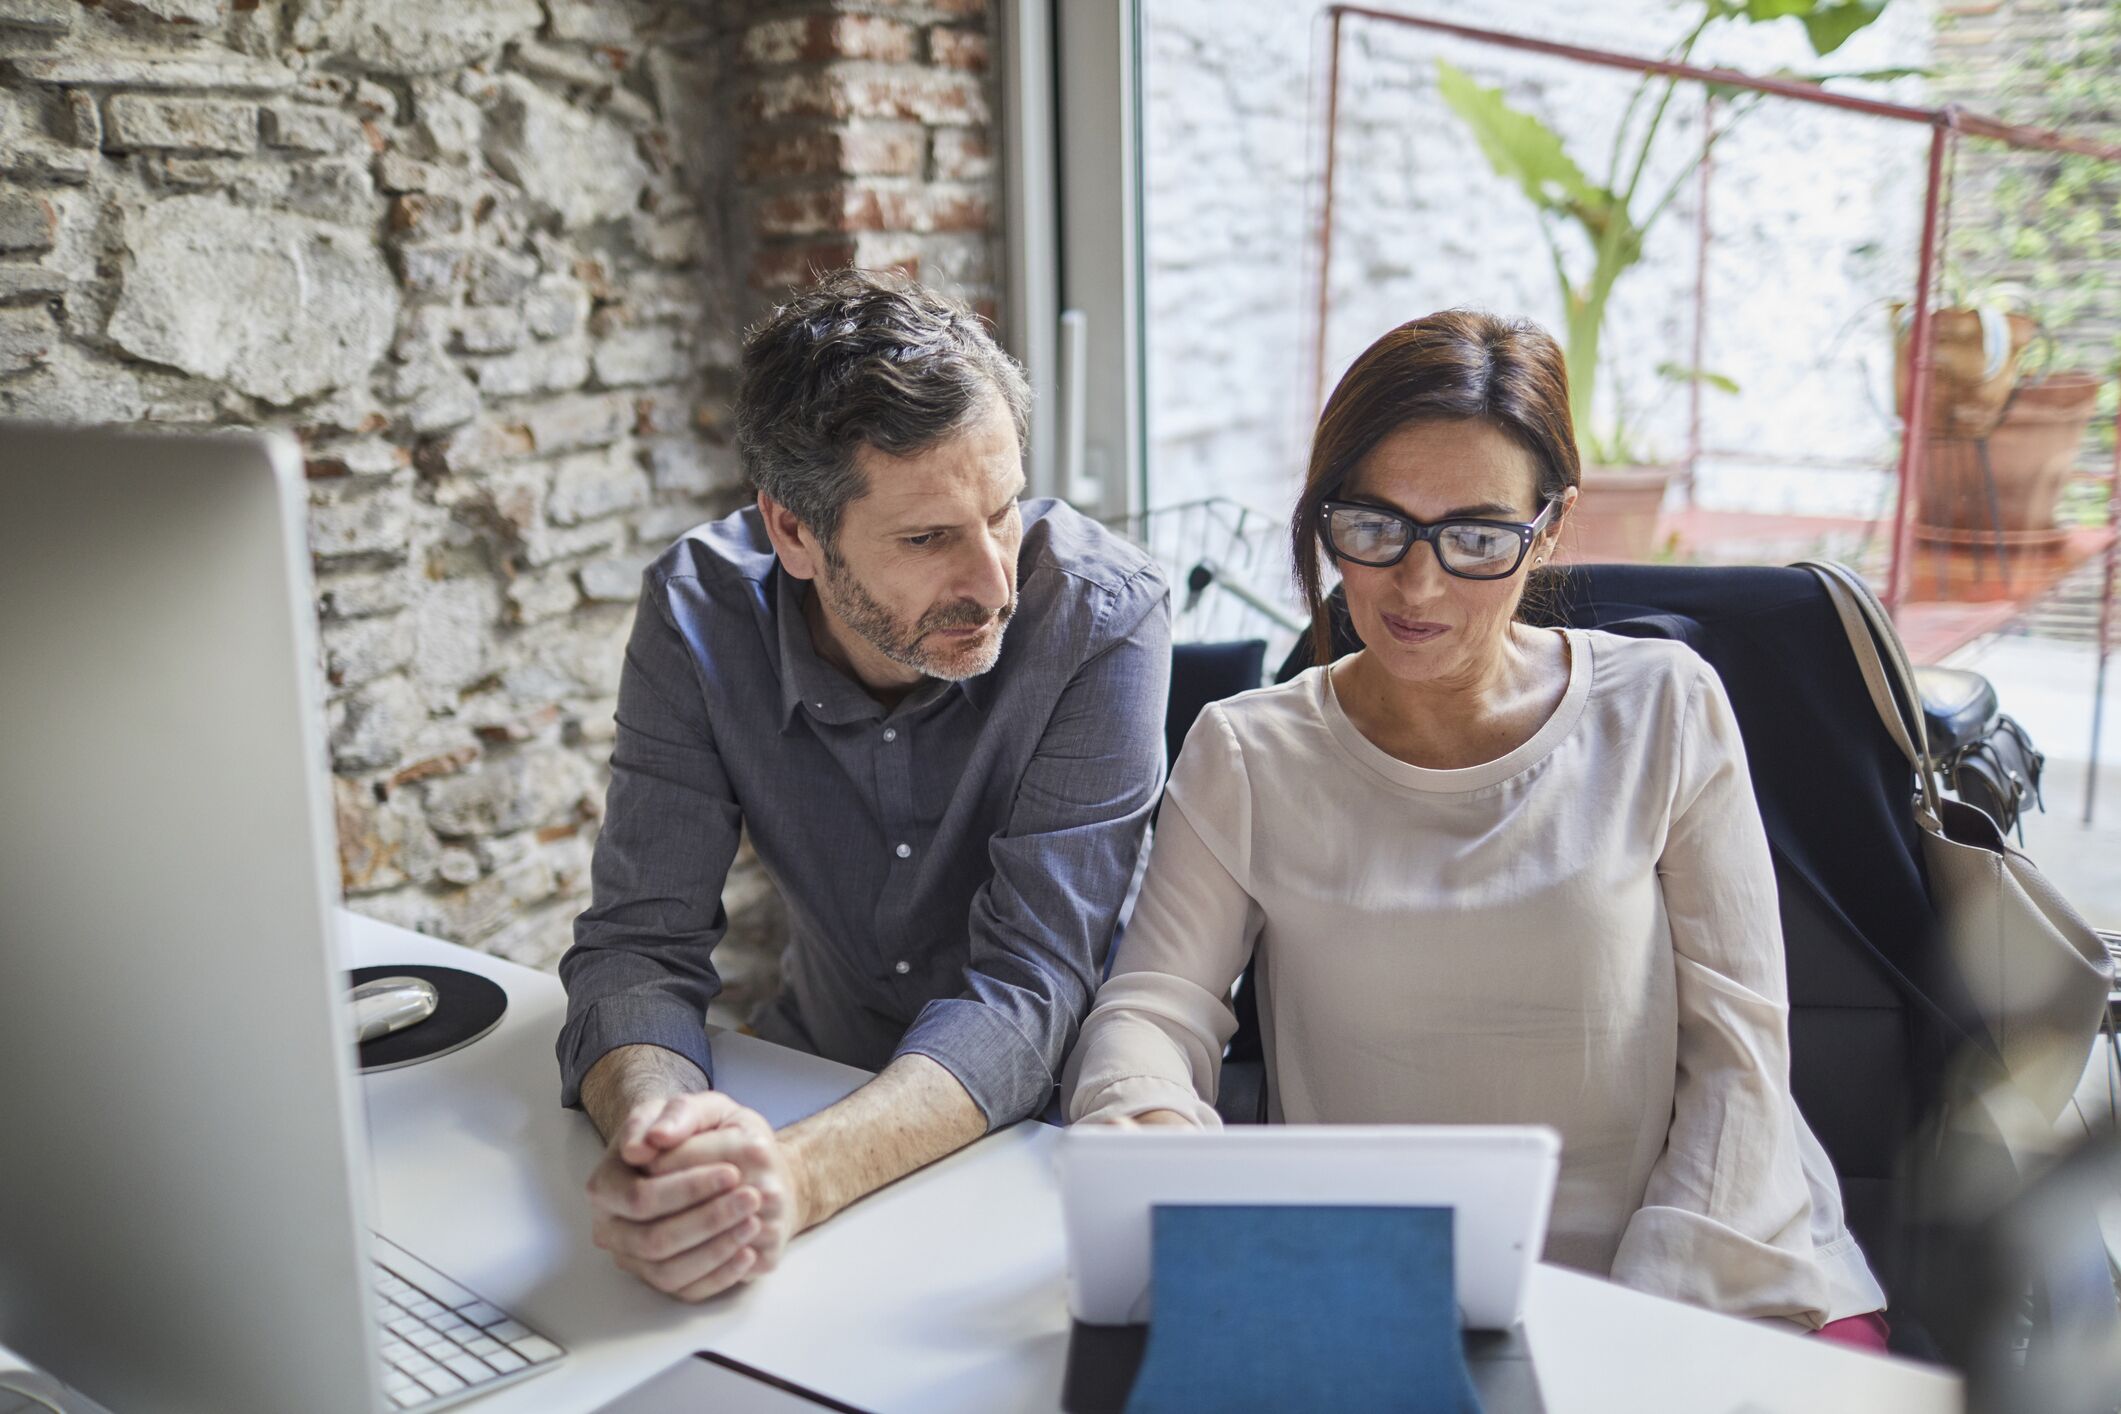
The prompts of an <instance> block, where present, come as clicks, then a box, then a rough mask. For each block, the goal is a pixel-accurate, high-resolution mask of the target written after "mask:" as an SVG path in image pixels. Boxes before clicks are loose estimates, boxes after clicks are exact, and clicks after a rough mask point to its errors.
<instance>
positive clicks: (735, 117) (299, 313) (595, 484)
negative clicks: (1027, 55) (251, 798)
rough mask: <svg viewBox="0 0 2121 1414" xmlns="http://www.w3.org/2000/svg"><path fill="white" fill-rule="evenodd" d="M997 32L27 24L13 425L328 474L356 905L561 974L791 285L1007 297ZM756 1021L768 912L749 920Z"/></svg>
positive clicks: (153, 13) (71, 1)
mask: <svg viewBox="0 0 2121 1414" xmlns="http://www.w3.org/2000/svg"><path fill="white" fill-rule="evenodd" d="M985 34H986V23H985V11H984V7H983V4H981V3H977V0H975V2H974V3H965V2H964V0H958V2H957V3H935V4H882V3H879V4H852V3H839V4H823V3H813V4H776V5H763V4H743V3H734V0H717V2H712V3H710V0H699V3H681V0H447V3H433V0H101V3H75V0H0V418H29V419H38V420H47V421H55V422H65V423H89V422H133V421H150V422H160V423H179V424H218V425H241V426H257V427H272V428H280V429H285V430H288V431H290V432H292V433H293V434H294V435H296V436H297V437H298V438H299V439H300V441H301V443H302V446H303V449H304V454H305V457H306V462H307V469H308V473H309V488H310V498H311V517H310V540H311V548H312V550H313V552H314V556H315V571H316V588H317V600H318V602H317V610H318V616H319V619H320V624H321V634H322V647H323V660H324V661H323V662H322V664H321V665H320V668H321V671H322V672H323V674H324V676H325V678H326V680H327V682H328V693H329V709H328V710H329V722H328V730H329V740H330V748H331V756H332V763H331V764H332V769H333V771H334V781H333V789H334V793H335V799H336V802H337V815H338V826H339V833H340V849H341V863H342V867H343V874H344V885H345V889H346V893H347V895H348V897H349V899H350V901H351V903H352V904H353V906H354V907H356V908H358V909H361V910H363V911H365V912H368V913H371V914H374V915H376V916H378V917H382V918H386V919H389V920H391V921H394V922H398V923H402V924H406V925H408V926H411V927H415V928H419V929H421V930H423V931H427V932H431V933H435V934H438V935H441V936H444V937H449V938H453V939H457V940H459V941H463V942H467V943H471V944H473V945H476V946H479V947H483V948H486V949H489V950H491V951H494V952H497V953H501V954H503V955H506V956H509V957H512V958H516V959H518V960H521V961H524V962H528V963H531V964H534V965H549V964H550V963H552V962H553V961H554V960H555V959H556V958H557V956H558V955H559V953H560V952H561V951H562V950H563V949H564V948H565V946H566V944H567V941H568V938H569V932H570V927H569V925H570V923H571V920H572V918H573V916H574V915H575V914H576V913H577V912H578V911H579V910H580V908H581V906H582V904H583V902H584V901H585V899H586V897H587V889H588V866H589V857H590V849H591V845H592V843H593V840H594V836H595V831H596V827H597V823H598V817H599V813H600V811H601V809H602V805H603V796H604V786H605V782H606V779H607V770H606V762H607V760H608V756H609V752H610V746H611V741H612V736H613V723H612V711H613V706H614V702H615V693H616V690H617V685H618V676H619V670H620V663H621V656H622V649H623V644H624V641H625V635H626V631H627V627H628V624H629V622H630V619H631V613H632V605H633V602H634V598H635V595H636V592H637V589H638V581H639V572H640V569H641V567H642V566H643V565H644V564H645V563H646V562H647V561H648V560H650V559H652V558H653V557H654V556H655V555H656V554H657V553H658V552H659V551H660V550H661V549H662V548H663V547H664V546H665V545H667V544H668V543H669V542H670V541H671V540H672V539H673V538H674V537H675V536H676V535H677V534H678V533H680V532H681V531H683V530H684V529H685V528H687V527H688V526H691V525H693V524H696V523H698V522H699V521H701V520H703V519H706V518H708V517H711V516H714V515H719V514H721V513H723V512H724V511H726V510H727V509H729V508H730V507H732V506H733V505H735V504H737V503H739V502H740V501H742V500H743V499H744V498H745V497H746V496H747V495H748V492H747V491H746V489H745V488H744V487H743V485H742V484H741V474H740V472H739V469H738V467H737V465H736V461H735V458H734V455H733V453H732V451H731V449H730V447H729V445H728V442H727V438H726V435H725V427H726V422H727V399H728V396H729V392H730V388H731V381H732V375H731V369H732V364H733V362H734V358H735V350H736V342H737V336H738V333H739V331H740V330H741V328H742V327H743V325H744V324H745V323H746V322H747V321H748V320H749V319H750V318H751V317H753V316H754V315H755V314H756V313H757V312H758V311H759V310H760V309H761V308H762V307H763V306H764V305H765V304H766V303H767V302H769V301H770V299H771V297H772V295H773V293H774V292H775V291H776V290H777V289H780V288H783V287H785V286H786V285H787V284H788V283H789V282H791V281H794V280H798V279H800V278H803V277H804V276H805V274H806V273H807V271H808V270H809V269H810V268H811V267H813V266H815V267H818V268H824V267H829V266H833V265H838V264H843V263H847V262H849V261H854V262H857V263H863V264H887V263H888V264H902V265H906V266H909V267H915V268H917V269H918V270H919V272H920V273H921V274H922V275H924V276H926V277H928V278H930V279H936V280H940V281H942V282H944V283H956V284H958V285H959V286H960V287H962V288H963V289H964V290H965V291H966V292H967V293H968V294H970V295H971V296H973V297H974V298H979V299H986V300H989V301H991V297H992V280H993V277H992V273H991V272H992V269H993V259H992V254H991V247H992V244H993V240H994V233H993V231H992V229H991V226H992V217H991V212H992V209H993V202H992V198H991V193H990V185H991V183H990V180H989V179H990V173H989V171H988V165H987V158H986V134H987V128H986V123H987V114H988V112H989V111H990V106H991V105H990V101H989V98H988V95H987V92H986V87H985V85H986V79H985V75H984V72H983V70H984V67H985V47H984V46H985ZM724 901H725V904H726V905H727V907H728V909H729V912H730V914H731V917H732V920H733V923H734V928H733V931H732V938H731V944H730V946H729V947H728V949H727V950H726V951H725V953H724V954H723V955H722V961H723V962H724V963H725V964H726V969H727V971H728V972H729V974H730V977H731V983H732V986H731V994H730V997H729V1001H730V1003H731V1006H730V1007H729V1008H728V1010H727V1011H726V1012H725V1014H733V1013H734V1012H735V1011H737V1010H740V1009H741V1008H742V1007H743V1006H745V1005H746V1004H748V1002H749V1001H750V1000H752V999H754V998H756V997H757V996H758V995H760V994H761V993H763V992H764V991H765V990H766V989H767V988H769V987H770V986H771V978H772V972H773V969H772V965H771V964H772V958H773V955H774V952H775V950H776V948H777V944H778V938H779V935H780V927H781V923H780V918H781V915H780V910H779V907H778V903H777V900H776V898H775V896H774V893H773V889H772V885H771V884H770V883H769V882H768V881H767V880H766V879H765V878H764V876H763V874H762V872H761V871H760V870H759V869H758V867H757V865H756V862H755V861H753V860H750V859H749V858H748V856H747V859H746V860H745V861H744V862H743V863H742V864H740V867H739V868H738V870H737V871H736V873H735V875H734V876H733V877H732V879H731V881H730V885H729V888H728V890H727V891H726V893H725V900H724Z"/></svg>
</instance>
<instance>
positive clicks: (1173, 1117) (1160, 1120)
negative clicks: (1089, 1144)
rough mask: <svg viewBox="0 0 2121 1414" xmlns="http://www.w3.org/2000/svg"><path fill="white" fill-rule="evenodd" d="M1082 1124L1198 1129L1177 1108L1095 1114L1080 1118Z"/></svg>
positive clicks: (1129, 1127) (1134, 1127) (1124, 1127)
mask: <svg viewBox="0 0 2121 1414" xmlns="http://www.w3.org/2000/svg"><path fill="white" fill-rule="evenodd" d="M1082 1123H1084V1124H1109V1125H1112V1126H1114V1127H1115V1128H1119V1129H1148V1128H1156V1129H1198V1128H1200V1126H1199V1125H1198V1124H1195V1123H1194V1122H1193V1121H1192V1120H1190V1119H1188V1118H1187V1117H1186V1116H1184V1115H1182V1114H1180V1113H1179V1112H1178V1111H1177V1110H1143V1111H1142V1112H1141V1113H1140V1114H1138V1115H1122V1114H1110V1115H1096V1116H1092V1117H1087V1118H1085V1119H1083V1120H1082Z"/></svg>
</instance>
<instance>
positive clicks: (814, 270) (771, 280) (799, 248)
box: [751, 233, 921, 290]
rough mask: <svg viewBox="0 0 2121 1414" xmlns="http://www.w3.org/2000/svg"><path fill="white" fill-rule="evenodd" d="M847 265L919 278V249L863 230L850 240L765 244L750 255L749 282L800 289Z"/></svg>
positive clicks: (767, 287)
mask: <svg viewBox="0 0 2121 1414" xmlns="http://www.w3.org/2000/svg"><path fill="white" fill-rule="evenodd" d="M850 265H851V266H854V267H857V268H859V269H863V270H895V271H897V272H899V273H900V274H902V275H905V276H907V277H909V278H911V279H919V278H920V273H921V256H920V250H919V248H918V247H917V246H915V245H913V244H911V243H910V242H909V241H907V240H906V238H905V237H903V236H901V235H898V234H896V233H892V234H885V235H877V234H870V233H864V234H862V235H859V236H856V237H855V238H854V239H852V240H838V241H812V242H808V243H806V244H802V245H780V246H766V247H763V248H761V249H760V250H759V251H758V252H757V253H755V254H754V255H753V256H752V260H751V283H752V285H753V286H754V287H755V288H758V289H762V290H778V289H789V288H800V287H801V286H804V285H808V284H810V283H811V282H812V281H813V280H814V279H815V278H816V277H817V276H818V275H822V274H825V273H826V272H828V271H833V270H838V269H840V268H842V267H844V266H850Z"/></svg>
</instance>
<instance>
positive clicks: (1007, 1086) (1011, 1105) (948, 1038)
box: [892, 997, 1054, 1133]
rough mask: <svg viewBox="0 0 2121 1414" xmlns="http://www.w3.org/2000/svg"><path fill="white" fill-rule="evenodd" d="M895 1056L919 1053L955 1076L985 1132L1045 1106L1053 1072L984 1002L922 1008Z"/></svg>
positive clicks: (946, 1001)
mask: <svg viewBox="0 0 2121 1414" xmlns="http://www.w3.org/2000/svg"><path fill="white" fill-rule="evenodd" d="M892 1054H893V1055H894V1056H903V1055H921V1056H926V1057H928V1059H930V1060H932V1061H934V1062H935V1063H936V1064H937V1065H939V1066H941V1067H942V1068H943V1069H945V1070H947V1071H949V1072H950V1073H951V1075H953V1076H955V1077H956V1078H957V1083H958V1084H960V1085H962V1086H964V1087H965V1093H966V1094H968V1095H970V1096H971V1097H972V1103H974V1104H975V1105H978V1106H979V1107H980V1113H981V1114H983V1115H985V1116H986V1117H987V1130H988V1132H989V1133H992V1132H993V1131H995V1130H997V1129H1000V1128H1001V1127H1002V1126H1003V1125H1005V1124H1014V1123H1015V1122H1016V1121H1018V1120H1020V1119H1022V1118H1024V1117H1025V1116H1026V1115H1034V1114H1037V1113H1039V1112H1040V1111H1041V1110H1043V1109H1045V1108H1046V1102H1047V1101H1048V1100H1050V1099H1051V1098H1052V1096H1053V1086H1054V1078H1053V1070H1052V1067H1050V1066H1048V1065H1047V1064H1046V1058H1045V1056H1044V1055H1042V1054H1041V1053H1040V1052H1039V1049H1038V1047H1036V1046H1035V1045H1033V1044H1032V1043H1031V1039H1030V1038H1029V1037H1027V1036H1025V1035H1024V1033H1023V1032H1021V1031H1019V1030H1017V1029H1016V1027H1015V1026H1013V1025H1011V1024H1010V1022H1009V1021H1008V1019H1007V1018H1005V1017H1004V1016H1002V1015H1001V1014H1000V1013H999V1012H997V1011H995V1010H994V1008H992V1007H990V1006H987V1005H986V1004H984V1003H982V1002H975V1001H970V1000H968V999H966V998H964V997H943V998H939V999H938V1000H936V1001H932V1002H930V1003H928V1005H926V1006H924V1007H922V1008H921V1013H920V1015H919V1016H916V1017H915V1018H913V1025H911V1026H909V1027H907V1028H906V1034H905V1035H904V1036H903V1037H902V1038H900V1040H899V1043H898V1049H897V1050H895V1051H894V1052H892Z"/></svg>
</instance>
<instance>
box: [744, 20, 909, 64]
mask: <svg viewBox="0 0 2121 1414" xmlns="http://www.w3.org/2000/svg"><path fill="white" fill-rule="evenodd" d="M913 49H914V31H913V27H912V26H911V25H908V24H905V23H904V22H902V21H899V20H893V19H886V18H883V17H881V16H877V15H801V16H791V17H789V18H786V19H777V20H766V21H763V22H762V23H759V24H755V25H753V26H752V27H751V28H750V29H748V30H746V31H745V32H744V44H743V52H744V58H745V59H746V60H748V61H749V62H751V63H753V64H758V65H761V66H765V65H779V64H818V63H829V62H831V61H833V60H837V59H872V60H875V61H877V62H879V63H885V64H903V63H906V62H907V61H909V60H910V59H912V58H913Z"/></svg>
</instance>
